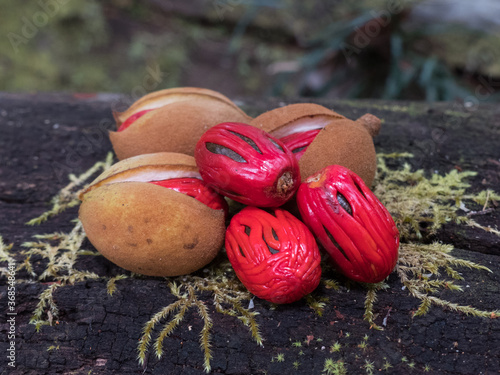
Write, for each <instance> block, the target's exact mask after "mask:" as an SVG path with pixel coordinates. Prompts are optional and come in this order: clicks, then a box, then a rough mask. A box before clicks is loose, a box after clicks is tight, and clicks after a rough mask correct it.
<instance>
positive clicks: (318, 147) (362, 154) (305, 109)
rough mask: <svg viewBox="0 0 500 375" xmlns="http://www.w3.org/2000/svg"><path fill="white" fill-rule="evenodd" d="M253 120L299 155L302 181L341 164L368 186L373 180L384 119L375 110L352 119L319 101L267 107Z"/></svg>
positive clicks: (252, 123)
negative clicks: (374, 140)
mask: <svg viewBox="0 0 500 375" xmlns="http://www.w3.org/2000/svg"><path fill="white" fill-rule="evenodd" d="M250 124H251V125H253V126H256V127H258V128H260V129H263V130H265V131H267V132H269V133H270V134H271V135H273V136H275V137H277V138H279V139H280V140H281V141H282V142H283V143H284V144H285V146H287V147H288V148H289V149H290V150H291V151H292V152H293V153H294V154H295V155H296V157H297V159H298V160H299V167H300V174H301V176H302V181H304V180H305V179H307V178H308V177H309V176H310V175H312V174H313V173H315V172H317V171H319V170H321V169H322V168H324V167H326V166H328V165H332V164H338V165H343V166H345V167H347V168H349V169H351V170H353V171H354V172H355V173H357V174H358V175H359V176H360V177H361V178H362V179H363V181H364V182H365V183H366V184H367V185H368V186H370V185H371V184H372V183H373V179H374V177H375V171H376V154H375V146H374V144H373V137H374V136H376V135H377V134H378V132H379V131H380V119H378V118H377V117H375V116H373V115H371V114H365V115H364V116H362V117H360V118H359V119H358V120H356V121H352V120H349V119H348V118H346V117H344V116H342V115H340V114H338V113H336V112H334V111H332V110H330V109H328V108H326V107H323V106H321V105H318V104H313V103H296V104H290V105H287V106H284V107H280V108H275V109H273V110H270V111H267V112H265V113H263V114H261V115H259V116H257V117H256V118H254V119H253V120H252V121H251V122H250Z"/></svg>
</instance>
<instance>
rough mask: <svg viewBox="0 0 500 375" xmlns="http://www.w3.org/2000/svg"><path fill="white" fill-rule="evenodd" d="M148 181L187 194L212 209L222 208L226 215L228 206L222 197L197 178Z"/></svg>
mask: <svg viewBox="0 0 500 375" xmlns="http://www.w3.org/2000/svg"><path fill="white" fill-rule="evenodd" d="M150 182H151V183H152V184H155V185H159V186H162V187H165V188H168V189H172V190H175V191H177V192H179V193H182V194H186V195H189V196H190V197H193V198H195V199H196V200H198V201H200V202H201V203H203V204H205V205H207V206H208V207H210V208H213V209H214V210H224V212H225V214H226V216H227V213H228V206H227V202H226V201H225V199H224V197H222V196H221V195H220V194H217V193H216V192H215V191H214V190H213V189H211V188H210V187H209V186H207V184H206V183H205V182H204V181H202V180H200V179H199V178H189V177H188V178H171V179H168V180H161V181H150Z"/></svg>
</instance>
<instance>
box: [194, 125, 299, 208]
mask: <svg viewBox="0 0 500 375" xmlns="http://www.w3.org/2000/svg"><path fill="white" fill-rule="evenodd" d="M242 137H245V138H247V139H250V140H251V142H253V145H252V144H250V143H249V142H248V141H246V140H244V139H242ZM209 145H217V147H219V148H224V149H225V150H227V152H230V153H232V152H234V153H235V154H237V156H238V158H240V160H239V161H238V160H235V159H233V158H231V157H230V156H228V154H227V152H226V151H224V152H226V154H221V153H215V152H213V151H210V150H209V148H208V147H209ZM255 147H256V148H257V150H256V149H255ZM233 155H234V154H233ZM194 156H195V159H196V164H197V165H198V168H199V170H200V174H201V176H202V178H203V180H204V181H206V182H207V183H208V184H209V185H210V186H212V187H213V188H214V189H215V190H217V191H218V192H220V193H221V194H223V195H225V196H227V197H229V198H231V199H233V200H235V201H238V202H241V203H244V204H246V205H251V206H259V207H278V206H281V205H282V204H284V203H285V202H286V201H288V200H289V199H290V198H291V197H292V196H293V194H294V193H295V191H296V190H297V188H298V186H299V184H300V172H299V166H298V163H297V160H296V159H295V157H294V155H293V154H292V152H291V151H290V150H288V148H286V147H285V146H284V145H283V143H281V141H279V140H278V139H276V138H274V137H272V136H271V135H269V134H268V133H266V132H264V131H262V130H260V129H258V128H255V127H253V126H250V125H247V124H241V123H222V124H219V125H216V126H214V127H212V128H210V129H209V130H208V131H207V132H206V133H205V134H204V135H203V136H202V137H201V138H200V140H199V141H198V143H197V145H196V149H195V155H194ZM283 175H288V176H290V182H289V184H286V186H285V187H283V185H281V183H280V178H282V176H283Z"/></svg>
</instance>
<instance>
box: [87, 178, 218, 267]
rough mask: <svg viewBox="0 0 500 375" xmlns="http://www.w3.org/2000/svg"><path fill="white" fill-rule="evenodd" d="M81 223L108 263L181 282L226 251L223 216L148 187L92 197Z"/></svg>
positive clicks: (115, 187)
mask: <svg viewBox="0 0 500 375" xmlns="http://www.w3.org/2000/svg"><path fill="white" fill-rule="evenodd" d="M79 217H80V220H81V221H82V224H83V227H84V229H85V232H86V234H87V237H88V238H89V240H90V241H91V242H92V244H93V245H94V246H95V248H96V249H97V250H98V251H99V252H100V253H101V254H102V255H103V256H104V257H106V258H107V259H109V260H110V261H111V262H113V263H115V264H117V265H118V266H120V267H122V268H125V269H127V270H129V271H132V272H136V273H140V274H144V275H150V276H178V275H184V274H188V273H191V272H194V271H196V270H198V269H200V268H202V267H204V266H205V265H207V264H208V263H210V262H211V261H212V260H213V259H214V258H215V256H216V255H217V253H218V251H219V250H220V249H221V247H222V244H223V241H224V235H225V226H224V212H223V210H213V209H211V208H209V207H208V206H206V205H204V204H203V203H200V202H199V201H197V200H196V199H194V198H192V197H189V196H187V195H184V194H182V193H178V192H176V191H174V190H171V189H167V188H163V187H161V186H156V185H154V184H150V183H147V182H121V183H114V184H107V185H103V186H101V187H99V188H96V189H93V190H91V191H89V192H88V193H87V194H85V196H84V200H83V203H82V204H81V206H80V211H79Z"/></svg>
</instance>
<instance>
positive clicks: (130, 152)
mask: <svg viewBox="0 0 500 375" xmlns="http://www.w3.org/2000/svg"><path fill="white" fill-rule="evenodd" d="M114 116H115V119H116V123H117V129H118V131H116V132H113V131H111V132H110V133H109V137H110V140H111V143H112V145H113V149H114V150H115V153H116V155H117V157H118V159H120V160H122V159H126V158H129V157H132V156H135V155H141V154H147V153H155V152H165V151H166V152H177V153H184V154H188V155H193V153H194V147H195V145H196V142H197V141H198V139H199V138H200V136H201V135H202V134H203V133H204V132H205V131H206V130H207V129H209V128H210V127H212V126H214V125H216V124H219V123H221V122H224V121H242V122H246V121H249V120H250V117H248V116H247V115H246V114H245V113H244V112H243V111H242V110H241V109H240V108H238V106H236V104H234V103H233V102H232V101H231V100H230V99H228V98H227V97H225V96H224V95H222V94H220V93H218V92H215V91H212V90H207V89H201V88H193V87H181V88H175V89H168V90H161V91H158V92H154V93H151V94H149V95H146V96H145V97H144V98H141V99H140V100H138V101H137V102H135V103H134V104H133V105H132V106H131V107H130V108H129V109H127V110H126V111H125V112H122V113H114Z"/></svg>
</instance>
